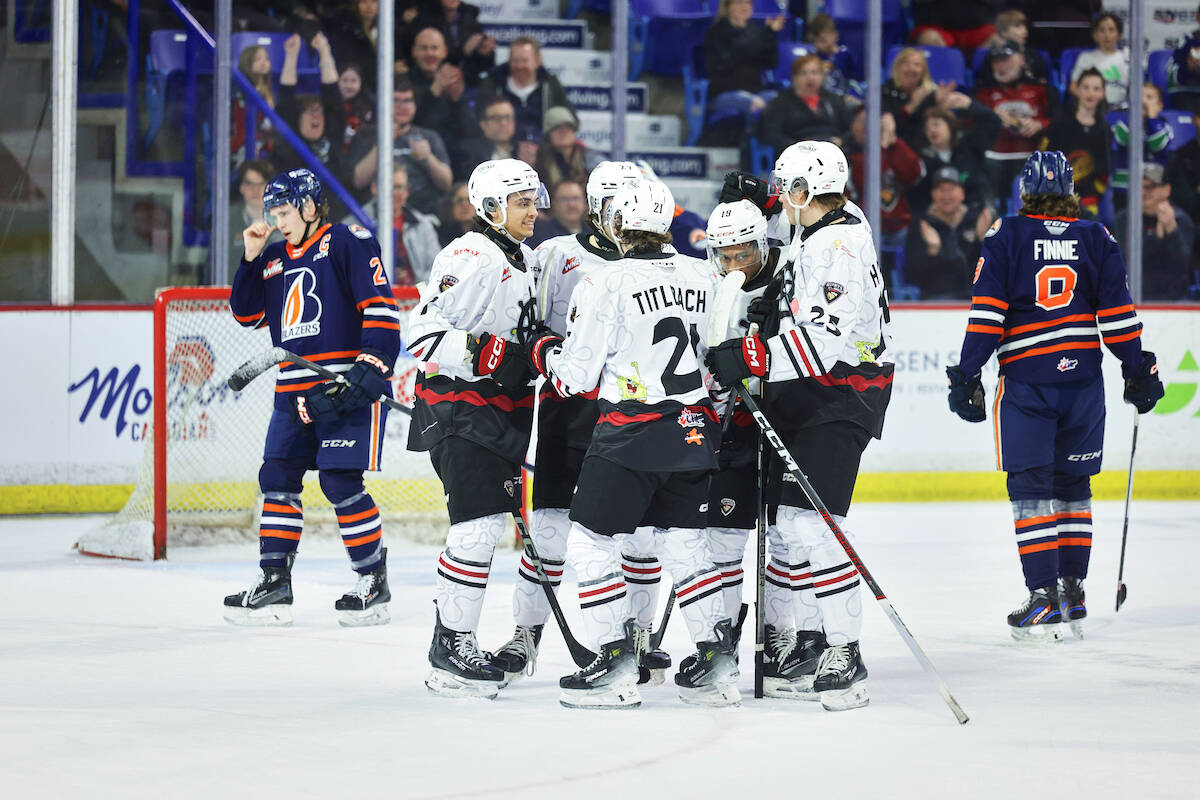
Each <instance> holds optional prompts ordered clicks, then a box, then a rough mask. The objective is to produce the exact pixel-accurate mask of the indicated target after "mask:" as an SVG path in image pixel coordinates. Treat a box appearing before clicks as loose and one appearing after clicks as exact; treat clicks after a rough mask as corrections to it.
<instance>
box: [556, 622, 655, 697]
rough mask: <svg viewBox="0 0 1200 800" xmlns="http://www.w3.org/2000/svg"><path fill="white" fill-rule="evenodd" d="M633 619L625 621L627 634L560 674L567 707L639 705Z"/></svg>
mask: <svg viewBox="0 0 1200 800" xmlns="http://www.w3.org/2000/svg"><path fill="white" fill-rule="evenodd" d="M633 630H634V625H633V622H632V621H630V622H626V623H625V638H624V639H618V640H617V641H615V642H608V643H607V644H603V645H601V646H600V653H599V655H597V656H596V658H595V659H594V660H593V661H592V663H591V664H588V665H587V666H586V667H584V668H583V669H581V670H579V671H578V672H576V673H574V674H573V675H567V676H565V677H563V678H560V679H559V681H558V685H559V688H560V689H562V693H561V694H559V696H558V702H559V703H561V704H562V705H564V706H566V707H567V708H637V707H638V706H640V705H641V704H642V696H641V695H640V694H639V693H638V688H637V680H638V668H637V650H636V649H635V647H634V644H633Z"/></svg>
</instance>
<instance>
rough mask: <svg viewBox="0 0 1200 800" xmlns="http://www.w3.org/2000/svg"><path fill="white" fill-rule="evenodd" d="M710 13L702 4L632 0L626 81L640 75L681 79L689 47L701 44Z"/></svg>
mask: <svg viewBox="0 0 1200 800" xmlns="http://www.w3.org/2000/svg"><path fill="white" fill-rule="evenodd" d="M713 14H714V11H713V10H710V9H709V7H708V5H707V3H705V2H702V0H632V2H631V4H630V14H629V39H630V42H629V77H630V79H633V78H636V77H637V76H638V75H640V74H641V73H642V72H643V71H646V72H650V73H652V74H654V75H681V74H682V73H683V65H684V64H685V63H686V62H687V61H688V60H689V59H690V58H691V52H692V47H694V46H695V45H696V43H697V42H700V43H703V42H704V35H705V34H706V33H707V32H708V29H709V26H711V25H712V23H713Z"/></svg>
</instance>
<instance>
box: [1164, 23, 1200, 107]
mask: <svg viewBox="0 0 1200 800" xmlns="http://www.w3.org/2000/svg"><path fill="white" fill-rule="evenodd" d="M1197 14H1198V15H1200V11H1198V12H1197ZM1167 91H1168V92H1170V94H1171V99H1172V101H1173V102H1174V103H1175V107H1176V108H1187V109H1189V110H1190V109H1197V108H1200V29H1197V30H1194V31H1192V32H1191V33H1189V34H1188V35H1187V38H1186V39H1184V40H1183V44H1181V45H1179V47H1177V48H1175V52H1174V53H1172V54H1171V61H1170V63H1168V64H1167Z"/></svg>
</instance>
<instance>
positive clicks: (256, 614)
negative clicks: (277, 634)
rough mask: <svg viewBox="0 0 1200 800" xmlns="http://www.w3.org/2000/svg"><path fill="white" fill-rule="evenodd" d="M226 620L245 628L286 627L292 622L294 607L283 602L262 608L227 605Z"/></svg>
mask: <svg viewBox="0 0 1200 800" xmlns="http://www.w3.org/2000/svg"><path fill="white" fill-rule="evenodd" d="M225 621H226V622H228V623H229V624H230V625H238V626H240V627H243V628H286V627H288V626H289V625H291V624H292V607H291V606H286V605H283V604H276V605H272V606H262V607H261V608H246V607H244V606H225Z"/></svg>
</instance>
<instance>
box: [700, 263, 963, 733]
mask: <svg viewBox="0 0 1200 800" xmlns="http://www.w3.org/2000/svg"><path fill="white" fill-rule="evenodd" d="M732 277H734V275H732V274H731V275H729V276H726V279H725V280H724V281H723V282H722V283H721V286H720V287H719V288H718V289H717V297H716V300H715V301H714V303H713V310H714V311H713V313H714V314H715V313H717V311H718V310H719V309H720V308H721V306H722V302H723V294H724V293H726V292H729V293H731V294H732V293H733V292H736V291H739V290H740V289H741V283H742V281H741V280H730V278H732ZM743 280H744V279H743ZM730 287H732V288H730ZM734 297H736V295H734ZM727 302H728V303H732V302H733V301H732V300H729V301H727ZM728 307H729V305H726V308H728ZM709 333H710V334H713V333H715V331H714V330H713V326H712V325H711V324H710V328H709ZM724 333H725V331H721V336H722V337H723V336H724ZM707 341H708V343H709V344H710V346H715V345H716V344H719V343H720V342H713V341H712V339H711V338H710V339H708V340H707ZM734 388H735V390H736V391H737V393H738V394H739V395H740V396H741V398H742V402H743V403H745V405H746V409H747V410H748V411H749V412H750V413H751V415H753V416H754V421H755V422H757V423H758V427H759V429H761V430H762V433H763V436H764V437H765V438H766V440H767V442H768V443H769V444H770V445H771V448H772V449H773V450H774V451H775V454H776V455H778V456H779V458H780V460H781V461H783V463H784V466H786V467H787V470H788V472H789V473H790V474H791V476H792V477H793V478H795V479H796V483H798V484H799V485H800V488H801V490H802V491H803V492H804V495H805V496H806V497H807V498H808V501H809V502H810V503H812V507H813V508H814V509H815V510H816V511H817V513H819V514H820V515H821V519H823V520H825V524H826V525H827V526H829V530H830V531H831V532H832V533H833V535H834V538H836V539H837V540H838V544H840V545H841V546H842V549H843V550H845V551H846V555H847V556H848V557H849V558H850V561H851V562H852V563H853V564H854V566H855V567H857V568H858V572H859V574H860V575H862V578H863V580H864V581H866V583H867V586H869V587H871V591H872V592H874V594H875V599H876V600H877V601H878V602H879V605H880V607H881V608H882V609H883V612H884V614H886V615H887V617H888V619H890V620H891V621H892V624H893V625H894V626H895V627H896V632H897V633H899V634H900V638H901V639H903V640H904V643H905V644H906V645H908V649H909V650H911V651H912V654H913V656H914V657H916V659H917V663H919V664H920V665H921V667H922V668H923V669H924V670H925V672H926V673H927V674H928V675H929V676H930V677H931V678H933V679H934V681H935V682H936V683H937V687H938V692H939V693H940V694H941V695H942V699H943V700H945V701H946V705H947V706H949V707H950V710H951V711H952V712H954V716H955V718H956V719H957V720H958V722H959V724H960V725H961V724H965V723H966V722H967V720H968V719H970V718H969V717H968V716H967V713H966V712H965V711H963V708H962V706H960V705H959V704H958V701H957V700H955V699H954V695H952V694H951V693H950V687H948V686H947V685H946V682H945V681H943V680H942V678H941V676H940V675H938V673H937V670H936V669H934V666H933V662H931V661H930V660H929V656H927V655H925V651H924V650H922V649H921V646H920V645H919V644H917V640H916V639H914V638H913V635H912V632H911V631H909V629H908V626H906V625H905V624H904V622H903V621H902V620H901V619H900V615H899V614H898V613H896V607H895V606H893V605H892V601H891V600H888V598H887V595H886V594H884V592H883V589H882V588H881V587H880V586H879V584H878V583H877V582H876V581H875V578H874V576H872V575H871V571H870V570H868V569H867V565H866V564H864V563H863V561H862V559H861V558H859V556H858V551H856V550H855V549H854V546H853V545H852V544H850V540H849V539H847V538H846V534H845V533H844V532H843V531H842V529H841V527H840V526H839V525H838V524H837V522H836V521H835V520H834V518H833V515H832V514H830V513H829V509H828V508H827V507H826V506H825V503H824V501H822V500H821V497H820V495H818V494H817V491H816V489H814V488H813V486H812V484H811V483H809V481H808V477H807V476H806V475H805V474H804V471H803V470H801V469H800V465H799V464H797V463H796V459H794V458H792V454H791V453H790V452H789V451H788V449H787V445H785V444H784V443H783V440H782V439H781V438H779V433H778V432H777V431H776V430H775V426H773V425H772V424H771V422H770V420H768V419H767V417H766V415H765V414H763V412H762V409H761V408H759V407H758V403H756V402H755V401H754V398H753V397H751V395H750V392H748V391H747V390H746V388H745V387H744V386H742V385H741V384H738V385H737V386H735V387H734ZM756 657H757V654H756Z"/></svg>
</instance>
